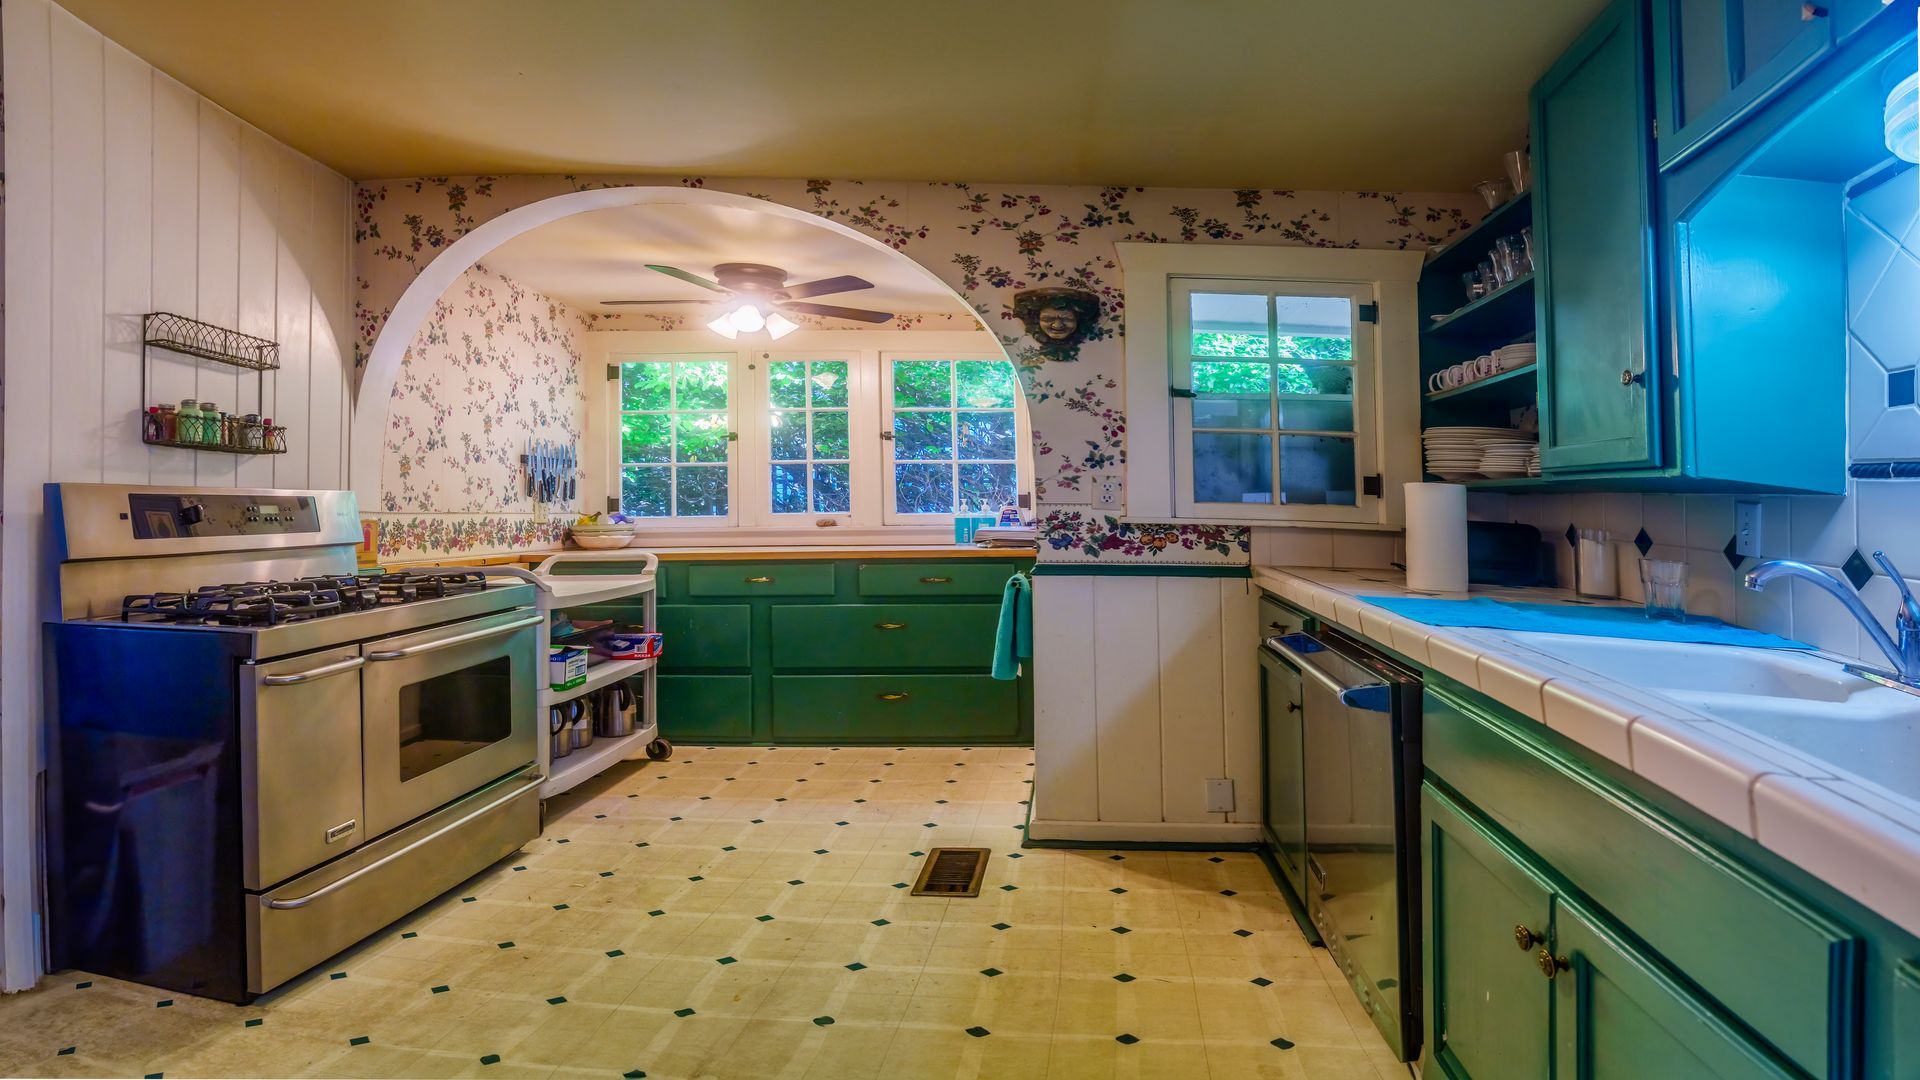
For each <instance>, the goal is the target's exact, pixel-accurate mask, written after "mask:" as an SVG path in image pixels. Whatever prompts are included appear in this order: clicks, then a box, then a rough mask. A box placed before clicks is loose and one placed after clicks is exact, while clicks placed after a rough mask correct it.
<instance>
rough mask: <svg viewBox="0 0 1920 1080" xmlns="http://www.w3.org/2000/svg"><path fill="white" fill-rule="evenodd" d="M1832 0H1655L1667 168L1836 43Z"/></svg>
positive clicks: (1658, 96) (1659, 109)
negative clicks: (1829, 5) (1814, 0)
mask: <svg viewBox="0 0 1920 1080" xmlns="http://www.w3.org/2000/svg"><path fill="white" fill-rule="evenodd" d="M1831 2H1832V0H1823V2H1822V3H1804V2H1802V0H1653V47H1654V70H1655V72H1656V75H1655V79H1654V104H1655V107H1656V112H1655V116H1656V117H1657V119H1658V121H1659V145H1660V163H1661V165H1662V166H1663V167H1664V166H1667V165H1671V164H1673V163H1674V162H1675V161H1678V160H1679V159H1680V158H1681V157H1682V156H1684V155H1685V154H1687V153H1688V152H1689V151H1691V150H1692V149H1693V148H1694V147H1696V146H1699V145H1700V144H1702V143H1703V142H1705V141H1707V140H1709V139H1711V138H1712V137H1713V136H1715V135H1716V134H1718V133H1720V132H1721V131H1724V130H1726V129H1727V128H1728V127H1729V126H1730V125H1732V124H1733V123H1734V122H1735V121H1737V120H1738V119H1740V117H1741V116H1743V115H1744V114H1746V113H1747V112H1749V111H1750V110H1752V109H1753V108H1754V107H1755V106H1757V105H1759V104H1760V103H1761V102H1763V101H1765V100H1766V99H1767V97H1769V96H1770V95H1771V94H1773V92H1774V91H1776V90H1779V89H1780V88H1781V87H1783V86H1785V85H1786V84H1787V83H1788V82H1790V81H1791V80H1792V79H1793V78H1794V77H1795V76H1796V75H1798V74H1800V73H1801V72H1803V71H1805V70H1806V69H1807V67H1808V66H1809V65H1810V64H1812V63H1813V62H1814V61H1815V60H1817V59H1819V58H1820V56H1821V54H1823V53H1825V52H1826V51H1827V50H1829V49H1831V48H1832V47H1833V44H1834V20H1833V17H1832V12H1831V11H1830V10H1829V8H1828V7H1827V4H1828V3H1831Z"/></svg>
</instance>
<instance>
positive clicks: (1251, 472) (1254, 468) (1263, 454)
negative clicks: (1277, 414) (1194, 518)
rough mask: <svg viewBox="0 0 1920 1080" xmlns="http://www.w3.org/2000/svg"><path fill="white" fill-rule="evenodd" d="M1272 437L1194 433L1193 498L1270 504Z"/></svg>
mask: <svg viewBox="0 0 1920 1080" xmlns="http://www.w3.org/2000/svg"><path fill="white" fill-rule="evenodd" d="M1272 454H1273V436H1271V435H1237V434H1218V433H1214V432H1195V433H1194V436H1193V498H1194V501H1195V502H1203V503H1271V502H1273V459H1272Z"/></svg>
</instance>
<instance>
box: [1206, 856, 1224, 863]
mask: <svg viewBox="0 0 1920 1080" xmlns="http://www.w3.org/2000/svg"><path fill="white" fill-rule="evenodd" d="M1207 861H1208V862H1211V863H1223V862H1226V861H1227V860H1225V859H1223V858H1221V857H1220V856H1218V855H1215V856H1213V857H1212V858H1209V859H1208V860H1207Z"/></svg>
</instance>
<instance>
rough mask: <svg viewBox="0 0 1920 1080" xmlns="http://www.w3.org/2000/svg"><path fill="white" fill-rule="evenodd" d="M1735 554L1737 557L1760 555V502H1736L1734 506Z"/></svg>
mask: <svg viewBox="0 0 1920 1080" xmlns="http://www.w3.org/2000/svg"><path fill="white" fill-rule="evenodd" d="M1733 553H1734V554H1735V555H1741V556H1746V555H1752V556H1755V557H1758V556H1759V554H1760V504H1759V503H1758V502H1746V501H1743V502H1736V503H1734V504H1733Z"/></svg>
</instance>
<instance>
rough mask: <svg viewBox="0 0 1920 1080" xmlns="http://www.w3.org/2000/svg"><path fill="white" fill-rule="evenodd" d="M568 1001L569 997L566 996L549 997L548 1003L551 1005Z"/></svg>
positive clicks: (563, 1003)
mask: <svg viewBox="0 0 1920 1080" xmlns="http://www.w3.org/2000/svg"><path fill="white" fill-rule="evenodd" d="M566 1003H567V999H566V998H564V997H550V998H548V999H547V1004H549V1005H565V1004H566Z"/></svg>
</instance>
